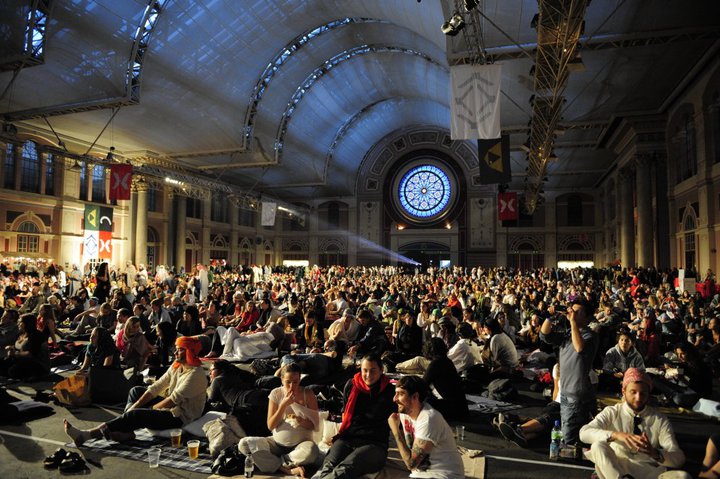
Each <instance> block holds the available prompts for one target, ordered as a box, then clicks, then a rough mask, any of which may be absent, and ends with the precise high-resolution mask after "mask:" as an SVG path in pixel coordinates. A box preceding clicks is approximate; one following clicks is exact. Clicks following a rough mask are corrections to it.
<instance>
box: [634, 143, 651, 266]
mask: <svg viewBox="0 0 720 479" xmlns="http://www.w3.org/2000/svg"><path fill="white" fill-rule="evenodd" d="M635 167H636V173H635V191H636V192H637V217H638V228H637V242H638V258H637V264H638V266H643V267H646V268H647V267H650V266H654V264H653V263H654V262H653V257H654V254H653V253H654V251H655V248H654V246H655V238H654V236H653V214H652V210H653V208H652V175H651V174H650V171H651V167H652V165H651V164H650V157H649V156H647V155H638V157H637V158H636V160H635Z"/></svg>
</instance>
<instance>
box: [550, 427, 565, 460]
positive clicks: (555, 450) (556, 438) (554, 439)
mask: <svg viewBox="0 0 720 479" xmlns="http://www.w3.org/2000/svg"><path fill="white" fill-rule="evenodd" d="M562 440H563V433H562V429H560V421H555V426H554V427H553V429H552V431H551V432H550V456H549V457H550V459H551V460H553V461H557V460H558V458H559V457H560V448H561V447H562Z"/></svg>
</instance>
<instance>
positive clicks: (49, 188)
mask: <svg viewBox="0 0 720 479" xmlns="http://www.w3.org/2000/svg"><path fill="white" fill-rule="evenodd" d="M45 194H46V195H50V196H53V195H54V194H55V155H54V154H52V153H48V154H47V155H46V156H45Z"/></svg>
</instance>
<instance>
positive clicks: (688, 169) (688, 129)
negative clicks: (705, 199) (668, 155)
mask: <svg viewBox="0 0 720 479" xmlns="http://www.w3.org/2000/svg"><path fill="white" fill-rule="evenodd" d="M670 145H671V146H670V147H671V150H672V154H673V156H674V158H675V161H676V164H677V179H678V183H680V182H681V181H685V180H687V179H688V178H692V177H693V176H695V174H696V173H697V154H696V152H695V123H694V115H693V112H692V110H691V111H688V112H686V113H684V115H683V117H682V119H681V120H680V122H679V124H678V126H677V128H676V129H675V131H674V132H673V133H672V138H671V139H670Z"/></svg>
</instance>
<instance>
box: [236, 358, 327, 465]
mask: <svg viewBox="0 0 720 479" xmlns="http://www.w3.org/2000/svg"><path fill="white" fill-rule="evenodd" d="M280 377H281V379H282V386H281V387H279V388H276V389H273V390H272V391H271V392H270V396H269V400H270V403H269V405H268V415H267V426H268V429H270V430H271V431H272V437H245V438H243V439H241V440H240V443H239V444H238V449H239V450H240V452H241V453H243V454H245V455H250V453H252V457H253V460H254V461H255V465H256V466H257V468H258V470H259V471H260V472H263V473H273V472H276V471H278V470H279V471H281V472H282V473H283V474H290V475H299V476H302V477H305V469H304V467H303V466H307V465H309V464H313V463H314V462H315V459H316V458H317V456H318V447H317V445H316V444H315V443H314V442H313V440H312V434H313V431H315V430H316V429H317V428H318V425H319V422H320V418H319V415H318V404H317V399H316V398H315V394H313V392H312V391H310V390H308V389H305V388H303V387H301V386H300V367H299V366H298V365H297V364H288V365H286V366H283V368H282V371H281V375H280Z"/></svg>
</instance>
